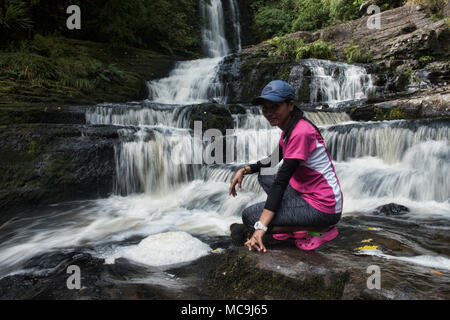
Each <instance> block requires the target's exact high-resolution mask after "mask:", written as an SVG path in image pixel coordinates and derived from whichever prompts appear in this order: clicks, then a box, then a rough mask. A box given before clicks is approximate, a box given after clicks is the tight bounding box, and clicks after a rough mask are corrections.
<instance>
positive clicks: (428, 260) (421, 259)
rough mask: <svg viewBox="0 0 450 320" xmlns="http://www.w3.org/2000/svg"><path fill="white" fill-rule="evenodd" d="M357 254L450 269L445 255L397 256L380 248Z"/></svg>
mask: <svg viewBox="0 0 450 320" xmlns="http://www.w3.org/2000/svg"><path fill="white" fill-rule="evenodd" d="M357 254H360V255H368V256H377V257H381V258H385V259H388V260H391V259H392V260H399V261H404V262H408V263H412V264H417V265H421V266H423V267H429V268H435V269H444V270H450V259H448V258H446V257H443V256H429V255H422V256H415V257H396V256H391V255H389V254H385V253H383V252H382V251H381V250H378V249H367V250H360V251H359V252H358V253H357Z"/></svg>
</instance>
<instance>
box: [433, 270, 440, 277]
mask: <svg viewBox="0 0 450 320" xmlns="http://www.w3.org/2000/svg"><path fill="white" fill-rule="evenodd" d="M431 273H434V274H437V275H439V276H442V272H439V271H437V270H431Z"/></svg>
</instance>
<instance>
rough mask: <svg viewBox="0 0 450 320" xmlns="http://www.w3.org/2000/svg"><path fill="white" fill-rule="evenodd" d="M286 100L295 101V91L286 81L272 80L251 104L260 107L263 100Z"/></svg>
mask: <svg viewBox="0 0 450 320" xmlns="http://www.w3.org/2000/svg"><path fill="white" fill-rule="evenodd" d="M288 99H292V100H294V99H295V90H294V88H292V86H291V85H290V84H289V83H287V82H286V81H282V80H273V81H271V82H269V84H268V85H266V86H265V87H264V89H263V91H262V93H261V95H260V96H259V97H257V98H255V99H253V101H252V104H253V105H254V106H256V105H262V104H263V103H264V100H269V101H273V102H281V101H285V100H288Z"/></svg>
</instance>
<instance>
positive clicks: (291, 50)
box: [268, 37, 304, 59]
mask: <svg viewBox="0 0 450 320" xmlns="http://www.w3.org/2000/svg"><path fill="white" fill-rule="evenodd" d="M268 43H269V44H270V45H271V46H272V47H271V49H270V50H269V56H270V57H273V56H280V57H285V58H288V59H295V58H296V57H297V50H299V48H301V47H303V46H304V42H303V40H301V39H297V38H292V37H274V38H273V39H272V40H269V41H268Z"/></svg>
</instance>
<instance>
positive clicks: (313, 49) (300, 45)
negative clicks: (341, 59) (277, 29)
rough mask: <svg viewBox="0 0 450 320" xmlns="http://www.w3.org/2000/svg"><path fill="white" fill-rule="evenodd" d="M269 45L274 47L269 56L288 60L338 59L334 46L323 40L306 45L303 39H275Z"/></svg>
mask: <svg viewBox="0 0 450 320" xmlns="http://www.w3.org/2000/svg"><path fill="white" fill-rule="evenodd" d="M268 43H269V44H270V45H272V48H271V49H270V50H269V56H282V57H285V58H288V59H308V58H316V59H328V60H335V59H336V54H335V50H334V45H333V44H331V43H329V42H326V41H322V40H319V41H316V42H313V43H308V44H305V42H304V41H303V40H302V39H297V38H292V37H284V38H281V37H275V38H273V39H272V40H269V41H268Z"/></svg>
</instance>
